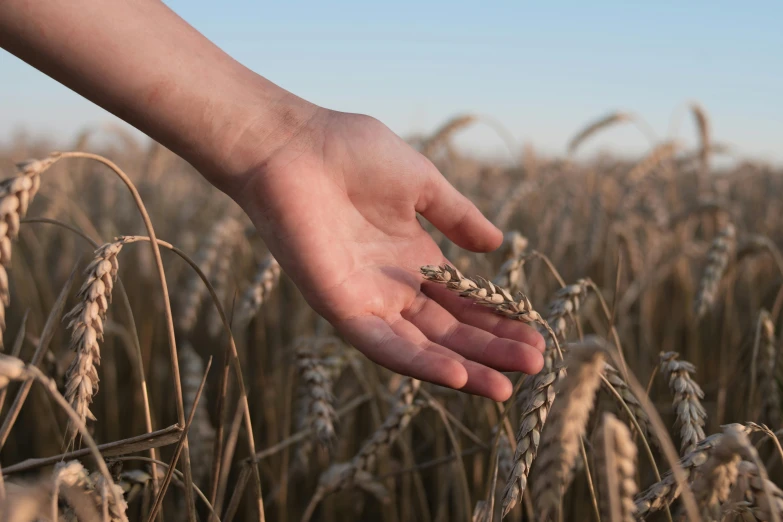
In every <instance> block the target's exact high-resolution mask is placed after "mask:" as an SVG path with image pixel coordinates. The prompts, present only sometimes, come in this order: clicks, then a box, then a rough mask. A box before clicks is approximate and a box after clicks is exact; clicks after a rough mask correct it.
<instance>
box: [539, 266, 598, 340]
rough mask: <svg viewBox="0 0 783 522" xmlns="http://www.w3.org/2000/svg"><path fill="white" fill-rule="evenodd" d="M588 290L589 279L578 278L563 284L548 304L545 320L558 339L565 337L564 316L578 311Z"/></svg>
mask: <svg viewBox="0 0 783 522" xmlns="http://www.w3.org/2000/svg"><path fill="white" fill-rule="evenodd" d="M589 290H590V280H589V279H580V280H578V281H577V282H576V283H574V284H572V285H568V286H564V287H563V288H561V289H560V290H558V291H557V292H555V296H554V298H553V300H552V302H551V303H550V304H549V311H548V312H547V317H546V322H547V323H548V324H549V326H551V327H552V331H554V333H555V335H556V336H557V338H558V339H559V340H560V341H564V340H565V338H566V331H567V328H568V322H567V321H566V318H567V317H569V316H571V315H573V314H575V313H576V312H578V311H579V307H580V306H581V304H582V302H584V299H585V298H586V297H587V294H588V292H589Z"/></svg>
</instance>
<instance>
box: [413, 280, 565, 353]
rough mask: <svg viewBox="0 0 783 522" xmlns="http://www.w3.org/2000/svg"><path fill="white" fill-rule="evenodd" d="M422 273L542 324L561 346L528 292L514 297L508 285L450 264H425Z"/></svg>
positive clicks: (513, 316)
mask: <svg viewBox="0 0 783 522" xmlns="http://www.w3.org/2000/svg"><path fill="white" fill-rule="evenodd" d="M421 273H422V275H423V276H424V278H425V279H427V280H428V281H432V282H435V283H440V284H444V285H446V288H448V289H449V290H452V291H454V292H457V293H459V294H460V295H461V296H462V297H468V298H470V299H472V300H474V301H475V302H477V303H479V304H481V305H484V306H487V307H489V308H492V309H493V310H494V311H495V312H497V313H499V314H501V315H504V316H506V317H508V318H510V319H515V320H517V321H522V322H524V323H529V324H537V325H539V326H541V327H542V328H544V330H546V331H547V332H548V333H549V335H550V336H551V337H552V339H553V342H554V343H555V345H556V346H557V347H558V348H559V344H558V343H557V336H556V335H555V333H554V332H553V331H552V328H550V326H549V324H548V323H547V322H546V321H545V320H544V318H543V317H541V314H539V313H538V312H537V311H536V310H535V309H533V305H532V304H531V302H530V299H528V298H527V296H526V295H525V294H523V293H521V292H520V293H519V294H517V295H518V299H517V300H515V299H514V298H513V297H511V292H509V291H508V290H506V289H505V288H502V287H499V286H497V285H496V284H494V283H492V282H491V281H488V280H486V279H484V278H483V277H477V278H475V279H471V278H469V277H465V276H464V275H462V273H460V271H459V270H457V269H456V268H454V267H452V266H449V265H443V266H434V265H427V266H423V267H421Z"/></svg>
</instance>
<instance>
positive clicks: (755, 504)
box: [728, 461, 783, 521]
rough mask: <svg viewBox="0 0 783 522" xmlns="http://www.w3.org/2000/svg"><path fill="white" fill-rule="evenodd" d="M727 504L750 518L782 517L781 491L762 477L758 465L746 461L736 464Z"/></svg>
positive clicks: (766, 519) (782, 498) (767, 518)
mask: <svg viewBox="0 0 783 522" xmlns="http://www.w3.org/2000/svg"><path fill="white" fill-rule="evenodd" d="M767 491H769V492H770V493H769V494H767ZM728 504H729V505H730V506H731V507H733V508H735V509H737V511H739V512H740V513H747V514H748V515H750V516H751V517H752V520H760V521H769V520H774V519H775V518H777V519H778V520H780V519H781V517H783V491H781V489H780V488H779V487H778V486H777V484H775V483H774V482H772V481H771V480H769V479H765V478H762V477H761V476H760V475H759V468H758V466H756V464H754V463H752V462H748V461H742V462H740V463H739V464H738V465H737V481H736V482H735V483H734V487H733V488H732V489H731V492H730V493H729V499H728ZM743 520H747V518H744V517H743Z"/></svg>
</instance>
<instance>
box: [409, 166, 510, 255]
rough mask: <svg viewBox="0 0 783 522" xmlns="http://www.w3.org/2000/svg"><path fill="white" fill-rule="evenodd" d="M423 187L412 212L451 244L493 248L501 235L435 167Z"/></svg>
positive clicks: (474, 249)
mask: <svg viewBox="0 0 783 522" xmlns="http://www.w3.org/2000/svg"><path fill="white" fill-rule="evenodd" d="M433 170H434V173H433V175H432V177H431V179H430V181H429V183H427V184H426V186H425V187H424V188H423V190H422V193H421V195H420V197H419V201H418V202H417V203H416V211H417V212H419V213H420V214H421V215H423V216H424V217H425V218H426V219H427V220H428V221H429V222H430V223H432V224H433V225H435V226H436V227H437V228H438V230H440V231H441V232H443V233H444V234H446V236H447V237H448V238H449V239H450V240H452V241H453V242H454V243H456V244H457V245H459V246H460V247H462V248H466V249H468V250H472V251H474V252H489V251H492V250H495V249H496V248H498V247H499V246H500V244H501V243H502V242H503V234H502V232H501V231H500V230H498V228H497V227H495V225H493V224H492V223H490V221H489V220H488V219H487V218H486V217H484V215H483V214H482V213H481V212H480V211H479V209H478V208H476V206H475V205H474V204H473V203H471V202H470V200H469V199H468V198H466V197H465V196H463V195H462V194H460V192H459V191H458V190H457V189H455V188H454V187H453V186H452V185H451V183H449V182H448V181H447V180H446V178H444V177H443V176H442V175H441V174H440V173H439V172H437V170H436V169H434V167H433Z"/></svg>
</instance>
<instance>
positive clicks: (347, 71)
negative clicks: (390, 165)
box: [0, 0, 783, 162]
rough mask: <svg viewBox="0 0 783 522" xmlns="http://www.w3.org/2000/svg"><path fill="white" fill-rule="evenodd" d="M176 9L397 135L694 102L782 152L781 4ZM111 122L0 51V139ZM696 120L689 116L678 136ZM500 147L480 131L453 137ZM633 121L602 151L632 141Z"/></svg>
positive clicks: (662, 120) (763, 151) (667, 108)
mask: <svg viewBox="0 0 783 522" xmlns="http://www.w3.org/2000/svg"><path fill="white" fill-rule="evenodd" d="M167 3H168V5H170V6H171V7H172V8H173V9H174V10H175V11H176V12H177V13H179V14H180V15H181V16H182V17H184V18H185V19H186V20H187V21H188V22H190V23H191V24H192V25H194V26H195V27H196V28H197V29H199V30H200V31H202V32H203V33H204V34H206V36H207V37H209V38H211V39H212V40H213V41H215V42H216V43H217V44H218V45H219V46H220V47H222V48H223V49H224V50H226V51H227V52H228V53H229V54H231V55H233V56H234V57H235V58H237V59H238V60H239V61H241V62H242V63H244V64H245V65H247V66H248V67H250V68H251V69H253V70H255V71H257V72H258V73H260V74H262V75H264V76H266V77H267V78H269V79H270V80H272V81H274V82H276V83H278V84H280V85H281V86H283V87H285V88H287V89H289V90H291V91H293V92H295V93H296V94H298V95H300V96H303V97H305V98H307V99H310V100H311V101H313V102H316V103H318V104H320V105H323V106H326V107H329V108H334V109H339V110H345V111H351V112H363V113H367V114H371V115H373V116H375V117H377V118H379V119H380V120H382V121H384V122H385V123H386V124H387V125H389V126H390V127H391V128H392V129H393V130H395V131H396V132H398V133H400V134H403V135H405V134H408V133H412V132H427V131H430V130H432V129H433V128H434V127H436V126H437V125H438V124H439V123H441V122H442V121H443V120H445V119H447V118H449V117H450V116H452V115H454V114H456V113H460V112H474V113H480V114H485V115H488V116H491V117H492V118H494V119H496V120H498V121H500V122H501V123H502V124H503V125H505V126H506V127H507V128H508V129H509V130H510V131H511V133H512V134H513V135H514V137H515V138H516V140H517V141H519V142H520V143H526V142H529V143H532V144H533V145H534V146H536V147H537V148H539V149H542V150H544V151H547V152H550V153H558V152H561V151H563V149H564V147H565V144H566V142H567V140H568V138H569V137H570V136H571V135H572V134H573V133H574V132H575V131H576V130H577V129H578V128H579V127H580V126H581V125H583V124H584V123H585V122H587V121H588V120H590V119H592V118H595V117H596V116H600V115H601V114H603V113H606V112H607V111H609V110H613V109H628V110H633V111H635V112H637V113H639V114H640V115H642V116H643V117H644V118H646V119H647V120H648V121H649V122H650V124H651V125H652V126H653V128H654V129H655V130H656V131H657V132H658V133H659V134H660V135H665V134H666V133H667V129H668V126H669V119H670V117H671V114H672V111H673V110H674V108H675V107H676V106H678V105H679V104H681V103H682V102H683V101H685V100H688V99H696V100H699V101H700V102H701V103H702V104H703V105H704V106H705V108H706V109H707V110H708V112H709V113H710V114H711V116H712V122H713V127H714V135H715V138H716V139H717V140H720V141H724V142H729V143H731V144H734V145H735V146H736V147H737V148H738V149H739V150H740V151H741V152H742V153H743V154H746V155H749V156H754V157H758V158H761V159H767V160H773V161H776V162H780V161H783V26H781V20H783V2H779V1H768V2H746V3H740V2H736V1H735V2H724V1H714V2H701V1H698V2H697V1H690V2H688V1H656V2H647V3H641V2H626V1H611V2H610V1H593V2H577V1H569V2H528V1H519V2H501V1H498V2H457V1H449V2H440V1H438V2H412V1H396V2H383V3H382V2H366V1H362V2H352V1H336V0H333V1H330V2H249V1H231V0H227V1H224V2H206V1H201V0H199V1H196V0H188V1H186V0H170V1H169V2H167ZM106 121H113V118H112V117H111V116H110V115H108V114H107V113H105V112H104V111H102V110H100V109H98V108H96V107H95V106H93V105H91V104H90V103H89V102H87V101H86V100H84V99H82V98H80V97H79V96H78V95H76V94H74V93H72V92H70V91H69V90H68V89H66V88H65V87H63V86H61V85H59V84H58V83H56V82H55V81H53V80H51V79H49V78H47V77H45V76H44V75H42V74H41V73H39V72H37V71H35V70H34V69H32V68H31V67H29V66H27V65H25V64H23V63H22V62H20V61H19V60H17V59H16V58H14V57H13V56H11V55H9V54H7V53H5V52H3V51H0V141H2V140H5V139H7V138H8V137H10V136H11V135H12V133H13V132H15V131H17V130H19V129H24V130H26V131H27V132H29V133H31V134H34V135H48V136H52V137H57V136H69V137H70V136H72V135H73V134H74V133H75V132H77V131H78V130H79V129H80V128H82V127H83V126H85V125H91V124H99V123H102V122H106ZM692 132H693V128H692V126H691V123H690V121H689V120H685V122H684V125H683V126H682V129H681V134H682V135H683V136H688V137H689V136H690V135H691V133H692ZM460 143H461V144H463V145H465V146H469V147H473V148H475V149H477V150H481V151H488V152H492V151H502V150H503V149H502V147H501V144H500V141H499V139H498V138H497V137H496V136H495V135H494V134H493V133H492V132H491V131H490V130H489V129H488V128H486V127H479V128H476V129H474V130H472V131H469V132H467V133H466V134H465V135H463V136H461V137H460ZM644 144H645V142H644V140H643V138H641V137H640V135H639V134H638V133H636V132H635V131H634V130H633V128H632V127H624V128H622V129H617V130H613V131H610V132H609V133H607V134H606V135H605V136H604V137H602V138H601V139H600V140H597V143H595V144H594V145H593V150H596V149H598V148H604V149H610V150H611V149H613V150H616V151H619V152H637V151H641V150H642V147H643V146H644Z"/></svg>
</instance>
